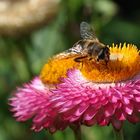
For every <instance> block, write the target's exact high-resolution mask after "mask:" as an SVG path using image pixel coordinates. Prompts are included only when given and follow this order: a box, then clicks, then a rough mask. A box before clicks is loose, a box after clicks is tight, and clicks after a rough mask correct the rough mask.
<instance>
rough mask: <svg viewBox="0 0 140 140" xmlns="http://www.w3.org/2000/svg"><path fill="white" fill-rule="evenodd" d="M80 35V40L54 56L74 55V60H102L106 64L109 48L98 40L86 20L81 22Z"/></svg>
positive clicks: (66, 56)
mask: <svg viewBox="0 0 140 140" xmlns="http://www.w3.org/2000/svg"><path fill="white" fill-rule="evenodd" d="M80 35H81V38H82V39H81V40H79V41H78V42H76V43H75V44H74V45H73V47H72V48H70V49H68V50H66V51H65V52H63V53H60V54H58V55H57V56H56V57H57V58H60V59H61V58H70V57H74V61H75V62H83V61H84V60H85V59H88V60H92V59H94V60H96V61H100V60H104V61H105V63H106V64H107V63H108V61H109V56H110V52H109V48H108V47H107V46H106V45H104V44H103V43H101V42H100V41H99V40H98V38H97V37H96V35H95V32H94V30H93V29H92V27H91V26H90V25H89V24H88V23H87V22H81V24H80Z"/></svg>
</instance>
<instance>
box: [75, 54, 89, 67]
mask: <svg viewBox="0 0 140 140" xmlns="http://www.w3.org/2000/svg"><path fill="white" fill-rule="evenodd" d="M86 57H87V56H80V57H77V58H75V59H74V61H75V62H80V63H82V66H81V69H82V68H83V59H84V58H86Z"/></svg>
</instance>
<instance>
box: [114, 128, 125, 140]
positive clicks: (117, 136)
mask: <svg viewBox="0 0 140 140" xmlns="http://www.w3.org/2000/svg"><path fill="white" fill-rule="evenodd" d="M114 139H115V140H124V136H123V129H121V130H119V131H118V130H115V129H114Z"/></svg>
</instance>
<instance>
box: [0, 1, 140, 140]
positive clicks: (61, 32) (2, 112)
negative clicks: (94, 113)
mask: <svg viewBox="0 0 140 140" xmlns="http://www.w3.org/2000/svg"><path fill="white" fill-rule="evenodd" d="M40 8H41V7H40ZM81 21H87V22H89V23H90V24H91V25H93V26H94V28H95V30H96V33H97V36H98V37H99V39H100V40H101V41H102V42H103V43H105V44H109V45H111V44H112V43H113V42H114V43H120V42H121V43H123V42H127V43H132V44H135V45H137V46H138V47H139V46H140V40H139V38H140V7H139V1H138V0H137V1H136V0H134V1H131V0H62V1H61V7H60V9H59V11H58V13H57V15H56V17H55V18H54V19H53V20H52V21H51V22H49V24H48V25H46V26H44V27H41V28H40V29H38V30H36V31H33V32H30V33H27V34H26V35H20V36H18V37H6V36H1V37H0V140H25V139H26V140H72V139H74V137H73V134H72V132H71V130H70V129H69V128H68V129H66V130H65V131H64V132H57V133H55V134H54V135H51V134H49V133H48V132H47V131H45V130H43V131H41V132H39V133H35V132H33V131H31V130H30V126H31V122H26V123H19V122H16V121H15V119H14V118H13V117H12V113H10V111H9V106H8V98H9V97H10V96H11V95H12V92H13V91H14V90H15V89H16V87H17V86H21V85H22V83H23V82H27V81H29V80H31V79H32V78H33V76H35V75H38V74H39V73H40V69H41V67H42V66H43V64H44V63H45V62H46V61H47V59H48V58H50V57H51V56H52V55H54V54H56V53H59V52H61V51H63V50H66V49H68V48H70V47H72V45H73V44H74V43H75V42H76V41H78V40H79V39H80V34H79V24H80V22H81ZM82 132H83V140H102V139H104V140H112V139H113V132H112V127H111V126H109V127H98V126H93V127H84V126H83V127H82ZM139 133H140V124H136V125H133V124H130V123H128V122H126V123H125V125H124V135H125V140H139V139H140V136H139Z"/></svg>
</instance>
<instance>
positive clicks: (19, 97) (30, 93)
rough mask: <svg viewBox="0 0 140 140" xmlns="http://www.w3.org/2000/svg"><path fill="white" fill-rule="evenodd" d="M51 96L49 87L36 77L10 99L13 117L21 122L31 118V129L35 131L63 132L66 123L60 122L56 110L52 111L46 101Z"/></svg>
mask: <svg viewBox="0 0 140 140" xmlns="http://www.w3.org/2000/svg"><path fill="white" fill-rule="evenodd" d="M51 94H52V93H51V92H50V91H49V87H48V86H47V85H44V84H43V83H42V82H41V80H40V79H39V78H38V77H36V78H34V80H33V81H32V82H31V83H29V84H24V86H23V87H22V88H18V89H17V91H16V93H15V95H14V97H12V98H11V99H10V105H11V106H12V109H11V111H12V112H14V117H16V118H17V121H21V122H23V121H26V120H28V119H30V118H32V119H33V126H32V129H33V130H35V131H40V130H42V129H43V128H45V129H49V131H50V132H52V133H53V132H55V131H56V130H57V129H59V130H63V129H64V128H65V127H66V123H64V122H61V120H60V119H59V114H57V110H55V109H52V105H51V104H50V102H49V101H48V97H49V96H50V95H51ZM56 116H57V117H56ZM60 124H61V125H60Z"/></svg>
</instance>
